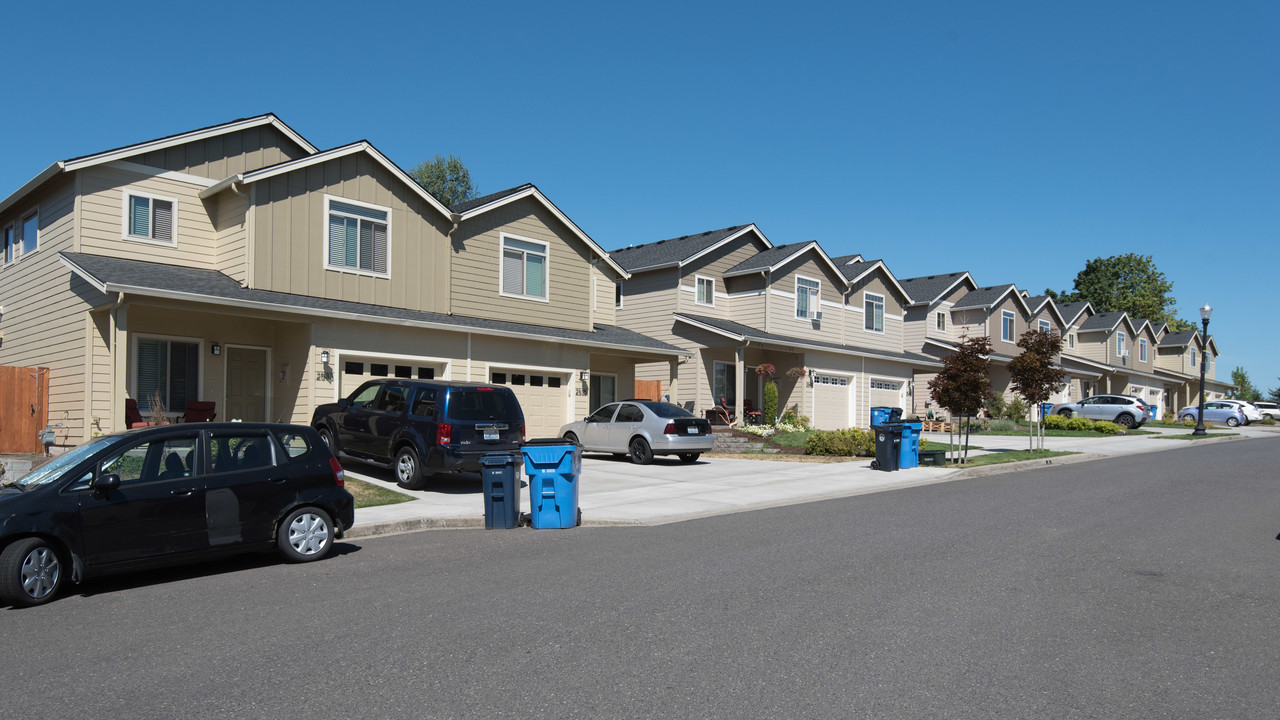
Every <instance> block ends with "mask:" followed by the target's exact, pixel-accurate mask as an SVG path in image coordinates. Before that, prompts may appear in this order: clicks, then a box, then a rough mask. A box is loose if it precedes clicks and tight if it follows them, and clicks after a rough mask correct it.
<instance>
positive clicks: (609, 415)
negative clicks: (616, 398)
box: [587, 405, 618, 423]
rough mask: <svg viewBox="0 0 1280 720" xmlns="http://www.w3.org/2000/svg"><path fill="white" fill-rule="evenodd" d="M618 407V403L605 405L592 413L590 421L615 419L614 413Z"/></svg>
mask: <svg viewBox="0 0 1280 720" xmlns="http://www.w3.org/2000/svg"><path fill="white" fill-rule="evenodd" d="M617 409H618V406H617V405H605V406H604V407H602V408H600V409H599V410H597V411H595V412H593V413H591V415H590V417H588V418H587V422H589V423H607V422H609V421H610V420H612V419H613V413H614V412H615V411H616V410H617Z"/></svg>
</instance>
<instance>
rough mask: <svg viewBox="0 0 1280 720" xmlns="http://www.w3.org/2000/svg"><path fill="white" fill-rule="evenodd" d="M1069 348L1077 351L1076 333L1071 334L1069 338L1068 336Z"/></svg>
mask: <svg viewBox="0 0 1280 720" xmlns="http://www.w3.org/2000/svg"><path fill="white" fill-rule="evenodd" d="M1067 347H1069V348H1071V349H1072V350H1075V349H1076V334H1075V333H1071V334H1070V335H1068V336H1067Z"/></svg>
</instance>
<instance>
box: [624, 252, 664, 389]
mask: <svg viewBox="0 0 1280 720" xmlns="http://www.w3.org/2000/svg"><path fill="white" fill-rule="evenodd" d="M677 282H678V274H677V271H676V270H675V269H674V268H672V269H667V270H654V271H652V272H646V273H640V274H638V275H632V276H631V277H630V278H628V279H627V280H623V281H622V307H621V308H619V309H618V324H619V325H621V326H622V327H625V328H627V329H628V330H634V331H635V332H638V333H640V334H642V335H648V336H649V337H651V338H654V339H656V340H662V341H664V342H671V341H673V340H674V339H675V336H674V335H672V333H671V328H672V323H673V321H672V319H671V314H672V311H673V310H674V309H675V307H676V302H677V299H676V298H677V292H678V291H677V290H676V283H677ZM643 379H655V378H643Z"/></svg>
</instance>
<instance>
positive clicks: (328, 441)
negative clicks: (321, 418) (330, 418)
mask: <svg viewBox="0 0 1280 720" xmlns="http://www.w3.org/2000/svg"><path fill="white" fill-rule="evenodd" d="M320 440H321V441H323V442H324V446H325V447H327V448H329V452H331V453H333V456H334V457H338V452H339V451H338V439H337V438H335V437H334V436H333V433H332V432H330V431H329V428H320Z"/></svg>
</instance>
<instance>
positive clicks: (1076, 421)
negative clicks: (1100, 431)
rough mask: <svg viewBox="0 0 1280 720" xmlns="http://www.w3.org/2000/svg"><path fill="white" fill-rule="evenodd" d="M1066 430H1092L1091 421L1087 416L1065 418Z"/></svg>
mask: <svg viewBox="0 0 1280 720" xmlns="http://www.w3.org/2000/svg"><path fill="white" fill-rule="evenodd" d="M1067 429H1068V430H1092V429H1093V421H1092V420H1090V419H1089V418H1082V417H1073V418H1071V419H1069V420H1067Z"/></svg>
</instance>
